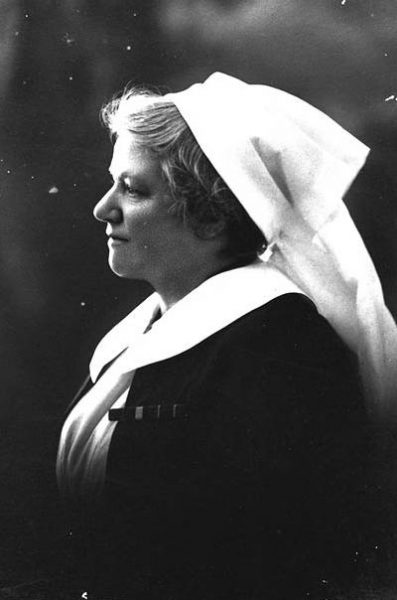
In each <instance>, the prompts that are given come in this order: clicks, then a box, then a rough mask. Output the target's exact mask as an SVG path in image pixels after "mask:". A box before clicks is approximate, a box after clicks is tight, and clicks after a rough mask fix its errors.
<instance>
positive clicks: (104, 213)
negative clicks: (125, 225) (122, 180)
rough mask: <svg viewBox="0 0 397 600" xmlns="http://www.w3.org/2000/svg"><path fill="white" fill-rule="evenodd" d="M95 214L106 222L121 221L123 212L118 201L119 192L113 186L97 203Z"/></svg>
mask: <svg viewBox="0 0 397 600" xmlns="http://www.w3.org/2000/svg"><path fill="white" fill-rule="evenodd" d="M93 215H94V217H95V218H96V219H97V220H98V221H102V222H104V223H120V222H121V221H122V220H123V213H122V211H121V209H120V207H119V206H118V203H117V193H116V192H115V191H114V190H113V188H111V189H110V190H109V191H108V192H107V194H105V195H104V197H103V198H101V200H99V202H98V203H97V204H96V205H95V207H94V210H93Z"/></svg>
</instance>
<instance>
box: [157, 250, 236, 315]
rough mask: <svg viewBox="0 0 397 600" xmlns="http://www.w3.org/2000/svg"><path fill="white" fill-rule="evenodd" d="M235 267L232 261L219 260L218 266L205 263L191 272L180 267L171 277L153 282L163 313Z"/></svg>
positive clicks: (190, 269)
mask: <svg viewBox="0 0 397 600" xmlns="http://www.w3.org/2000/svg"><path fill="white" fill-rule="evenodd" d="M233 267H234V263H233V261H231V260H230V259H224V260H219V261H218V262H217V263H216V264H211V265H206V264H205V263H204V264H200V265H196V266H195V268H194V269H192V268H191V267H190V268H189V270H185V269H183V266H180V267H179V268H178V269H177V270H176V271H175V272H174V273H173V274H172V276H171V277H170V276H167V277H164V278H159V279H158V280H157V281H156V282H154V281H153V282H151V284H152V286H153V287H154V289H155V290H156V292H157V293H158V294H159V296H160V298H161V311H162V312H163V313H164V312H166V311H167V310H169V309H170V308H171V307H172V306H174V304H176V303H177V302H179V300H181V299H182V298H183V297H184V296H186V295H187V294H189V293H190V292H191V291H192V290H194V289H195V288H196V287H198V286H199V285H201V284H202V283H203V282H204V281H206V279H209V278H210V277H212V276H213V275H216V274H217V273H220V272H222V271H227V270H228V269H231V268H233Z"/></svg>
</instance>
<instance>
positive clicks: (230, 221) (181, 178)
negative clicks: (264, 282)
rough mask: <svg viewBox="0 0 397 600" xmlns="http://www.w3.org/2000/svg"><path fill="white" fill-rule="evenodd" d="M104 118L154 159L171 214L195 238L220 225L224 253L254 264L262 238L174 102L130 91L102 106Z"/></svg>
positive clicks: (112, 129) (146, 92) (114, 131)
mask: <svg viewBox="0 0 397 600" xmlns="http://www.w3.org/2000/svg"><path fill="white" fill-rule="evenodd" d="M101 116H102V120H103V122H104V123H105V125H106V126H107V127H108V129H109V131H110V132H111V134H113V135H115V136H118V135H119V134H120V133H121V132H123V131H129V132H130V133H132V134H133V135H134V141H135V142H136V143H137V144H138V145H140V146H141V147H143V148H148V149H150V150H151V151H152V152H153V153H154V154H155V155H156V156H158V158H159V161H160V165H161V169H162V172H163V176H164V180H165V181H166V183H167V185H168V187H169V189H170V192H171V195H172V198H173V204H172V207H171V210H172V211H173V213H174V214H175V215H177V216H178V217H179V218H181V219H182V220H183V222H184V223H185V224H186V225H187V226H188V227H190V228H191V229H192V230H193V231H194V232H195V234H196V235H197V236H199V237H205V231H206V227H208V225H210V224H214V223H217V224H221V225H222V227H221V230H222V231H223V232H224V233H225V234H226V238H227V245H226V248H225V251H226V252H227V253H229V254H230V255H232V256H235V257H236V259H239V258H240V259H242V260H243V261H244V260H246V261H247V262H248V261H250V260H253V259H254V258H255V257H256V256H257V255H258V253H259V252H261V251H263V249H264V246H265V238H264V236H263V234H262V232H261V231H260V230H259V228H258V227H257V226H256V225H255V223H254V222H253V221H252V220H251V219H250V217H249V216H248V214H247V213H246V211H245V209H244V208H243V207H242V205H241V204H240V202H239V201H238V200H237V198H236V197H235V196H234V194H233V193H232V192H231V190H230V189H229V187H228V186H227V185H226V183H225V182H224V181H223V179H222V178H221V177H220V176H219V174H218V173H217V171H216V170H215V169H214V167H213V166H212V164H211V163H210V162H209V160H208V159H207V157H206V156H205V154H204V153H203V151H202V150H201V148H200V146H199V144H198V143H197V141H196V139H195V137H194V136H193V134H192V132H191V130H190V128H189V126H188V125H187V123H186V121H185V120H184V119H183V117H182V115H181V114H180V112H179V110H178V109H177V107H176V106H175V104H173V103H172V102H170V101H168V100H166V99H165V98H164V97H163V96H161V95H159V94H158V93H156V92H153V91H151V90H149V89H147V88H141V87H134V88H130V89H128V90H126V91H124V92H123V93H122V94H121V95H120V96H118V97H116V98H114V99H113V100H111V101H110V102H109V103H108V104H106V105H105V106H104V107H103V109H102V112H101Z"/></svg>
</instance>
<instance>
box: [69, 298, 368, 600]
mask: <svg viewBox="0 0 397 600" xmlns="http://www.w3.org/2000/svg"><path fill="white" fill-rule="evenodd" d="M231 301H232V300H231ZM136 407H139V408H138V409H137V410H136ZM142 407H143V408H142ZM159 407H160V408H159ZM111 418H113V419H117V420H119V422H118V424H117V426H116V429H115V431H114V434H113V437H112V441H111V445H110V449H109V456H108V464H107V477H106V485H105V491H104V496H103V498H102V504H101V506H100V507H99V508H97V509H96V510H94V509H92V510H89V511H87V513H86V514H85V515H80V517H79V519H80V525H81V524H82V531H83V539H84V544H85V546H84V550H83V558H84V561H85V559H86V558H88V563H89V565H90V567H89V569H88V589H89V590H92V592H93V593H94V594H95V593H96V594H98V597H99V598H106V599H107V598H109V599H112V600H119V599H123V600H127V599H128V600H160V599H161V600H259V599H261V600H300V599H301V598H302V599H307V598H312V599H320V598H321V599H323V598H324V599H325V598H329V599H330V600H331V598H333V596H332V593H335V594H336V591H335V590H337V589H338V586H345V587H346V586H349V585H350V582H351V581H353V580H354V579H355V577H356V576H357V573H359V572H360V570H361V569H362V566H363V564H364V563H365V561H368V560H369V559H368V558H367V557H366V556H365V552H366V549H367V547H368V546H369V545H370V543H371V542H369V541H368V539H367V538H368V535H369V534H368V529H367V526H366V523H365V521H364V520H363V519H365V518H367V515H366V508H367V506H366V486H365V475H366V461H367V453H368V449H367V442H368V425H367V417H366V413H365V408H364V401H363V397H362V391H361V387H360V383H359V378H358V373H357V365H356V361H355V358H354V356H352V354H351V353H350V351H349V350H348V349H347V348H346V346H345V345H344V343H343V342H342V341H341V340H340V338H339V337H338V336H337V335H336V334H335V332H334V330H333V329H332V328H331V327H330V325H329V324H328V323H327V321H326V320H325V319H323V318H322V317H321V316H320V315H319V314H318V312H317V310H316V308H315V306H314V305H313V303H312V302H311V301H310V300H308V299H307V298H306V297H305V296H303V295H300V294H286V295H284V296H281V297H279V298H276V299H275V300H273V301H271V302H269V303H268V304H266V305H265V306H262V307H260V308H258V309H256V310H253V311H252V312H250V313H248V314H246V315H245V316H243V317H241V318H240V319H238V320H237V321H235V322H234V323H232V324H231V325H229V326H227V327H226V328H224V329H223V330H221V331H219V332H217V333H216V334H214V335H212V336H211V337H209V338H208V339H206V340H204V341H203V342H201V343H200V344H199V345H197V346H195V347H194V348H192V349H191V350H189V351H187V352H184V353H182V354H180V355H178V356H176V357H173V358H170V359H168V360H164V361H162V362H158V363H155V364H152V365H148V366H146V367H143V368H141V369H139V370H138V371H137V373H136V375H135V378H134V380H133V385H132V388H131V391H130V394H129V397H128V399H127V408H126V410H125V411H124V412H123V411H118V412H116V413H114V414H112V415H111ZM79 562H82V561H79ZM335 597H336V596H335Z"/></svg>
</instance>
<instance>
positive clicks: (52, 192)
mask: <svg viewBox="0 0 397 600" xmlns="http://www.w3.org/2000/svg"><path fill="white" fill-rule="evenodd" d="M58 192H59V189H58V188H57V186H56V185H53V186H52V187H51V188H50V189H49V190H48V193H49V194H58Z"/></svg>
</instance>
